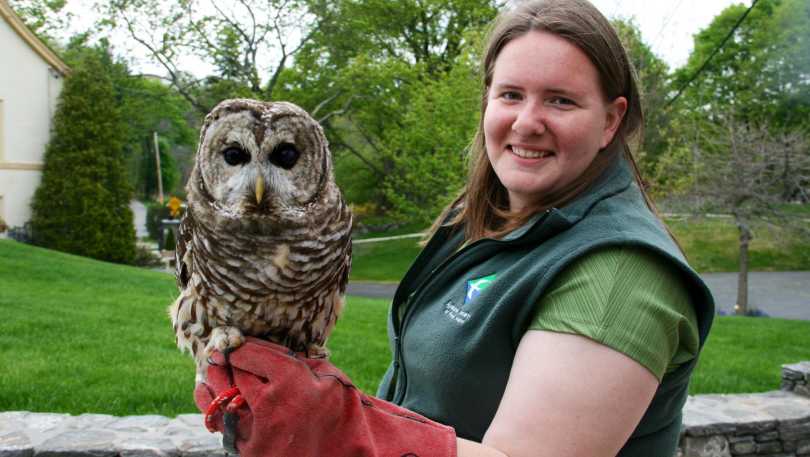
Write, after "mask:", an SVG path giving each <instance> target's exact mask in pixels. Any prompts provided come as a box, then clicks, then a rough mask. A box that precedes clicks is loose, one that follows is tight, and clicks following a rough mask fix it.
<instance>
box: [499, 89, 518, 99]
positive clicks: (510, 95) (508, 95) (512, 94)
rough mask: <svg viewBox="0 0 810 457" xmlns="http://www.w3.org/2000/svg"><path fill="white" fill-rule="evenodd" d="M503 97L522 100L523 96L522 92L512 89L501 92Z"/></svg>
mask: <svg viewBox="0 0 810 457" xmlns="http://www.w3.org/2000/svg"><path fill="white" fill-rule="evenodd" d="M501 98H503V99H504V100H520V99H522V98H523V97H521V95H520V93H518V92H515V91H513V90H510V91H506V92H503V93H502V94H501Z"/></svg>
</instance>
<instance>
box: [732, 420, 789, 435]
mask: <svg viewBox="0 0 810 457" xmlns="http://www.w3.org/2000/svg"><path fill="white" fill-rule="evenodd" d="M777 425H778V424H777V422H776V421H760V422H741V423H738V424H734V434H735V435H758V434H760V433H765V432H768V431H772V430H776V426H777Z"/></svg>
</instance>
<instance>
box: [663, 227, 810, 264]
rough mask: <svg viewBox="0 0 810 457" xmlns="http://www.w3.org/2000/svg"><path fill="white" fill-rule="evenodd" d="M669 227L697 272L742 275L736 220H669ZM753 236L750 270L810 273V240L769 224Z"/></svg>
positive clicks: (758, 228)
mask: <svg viewBox="0 0 810 457" xmlns="http://www.w3.org/2000/svg"><path fill="white" fill-rule="evenodd" d="M667 224H668V225H669V228H670V230H672V232H673V233H674V234H675V237H676V238H677V239H678V241H679V242H680V243H681V246H683V248H684V251H685V252H686V255H687V257H688V259H689V263H690V264H691V265H692V267H694V268H695V269H696V270H697V271H699V272H703V273H710V272H722V271H738V268H739V260H738V258H739V257H738V256H739V234H738V231H737V228H736V227H735V226H734V222H733V220H732V219H726V218H723V219H708V218H706V219H686V220H668V221H667ZM753 232H754V239H753V240H751V243H750V245H749V260H750V265H749V269H750V270H758V271H797V270H810V240H808V239H806V238H805V239H803V238H801V237H799V236H797V235H796V234H795V233H794V232H792V231H790V230H788V229H785V228H780V227H775V226H774V227H769V226H766V225H765V224H758V225H755V226H754V227H753Z"/></svg>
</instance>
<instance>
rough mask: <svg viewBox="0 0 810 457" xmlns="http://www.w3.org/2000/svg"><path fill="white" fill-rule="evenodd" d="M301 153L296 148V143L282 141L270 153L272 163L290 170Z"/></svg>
mask: <svg viewBox="0 0 810 457" xmlns="http://www.w3.org/2000/svg"><path fill="white" fill-rule="evenodd" d="M300 156H301V153H300V152H298V149H296V148H295V145H294V144H291V143H281V144H279V145H278V146H276V147H275V148H274V149H273V152H272V153H270V163H272V164H274V165H276V166H279V167H281V168H284V169H285V170H289V169H290V168H292V167H294V166H295V164H296V162H298V158H299V157H300Z"/></svg>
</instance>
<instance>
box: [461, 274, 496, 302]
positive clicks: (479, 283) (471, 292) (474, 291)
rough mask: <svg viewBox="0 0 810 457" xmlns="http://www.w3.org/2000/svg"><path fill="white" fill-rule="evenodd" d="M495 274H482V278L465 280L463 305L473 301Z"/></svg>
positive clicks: (489, 283)
mask: <svg viewBox="0 0 810 457" xmlns="http://www.w3.org/2000/svg"><path fill="white" fill-rule="evenodd" d="M496 276H497V275H496V274H491V275H489V276H484V277H483V278H478V279H470V280H469V281H467V294H466V295H465V296H464V305H468V304H470V303H472V302H473V300H475V299H476V298H478V296H479V295H481V292H483V291H485V290H486V289H487V288H488V287H489V286H491V285H492V283H493V282H494V281H495V277H496Z"/></svg>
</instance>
